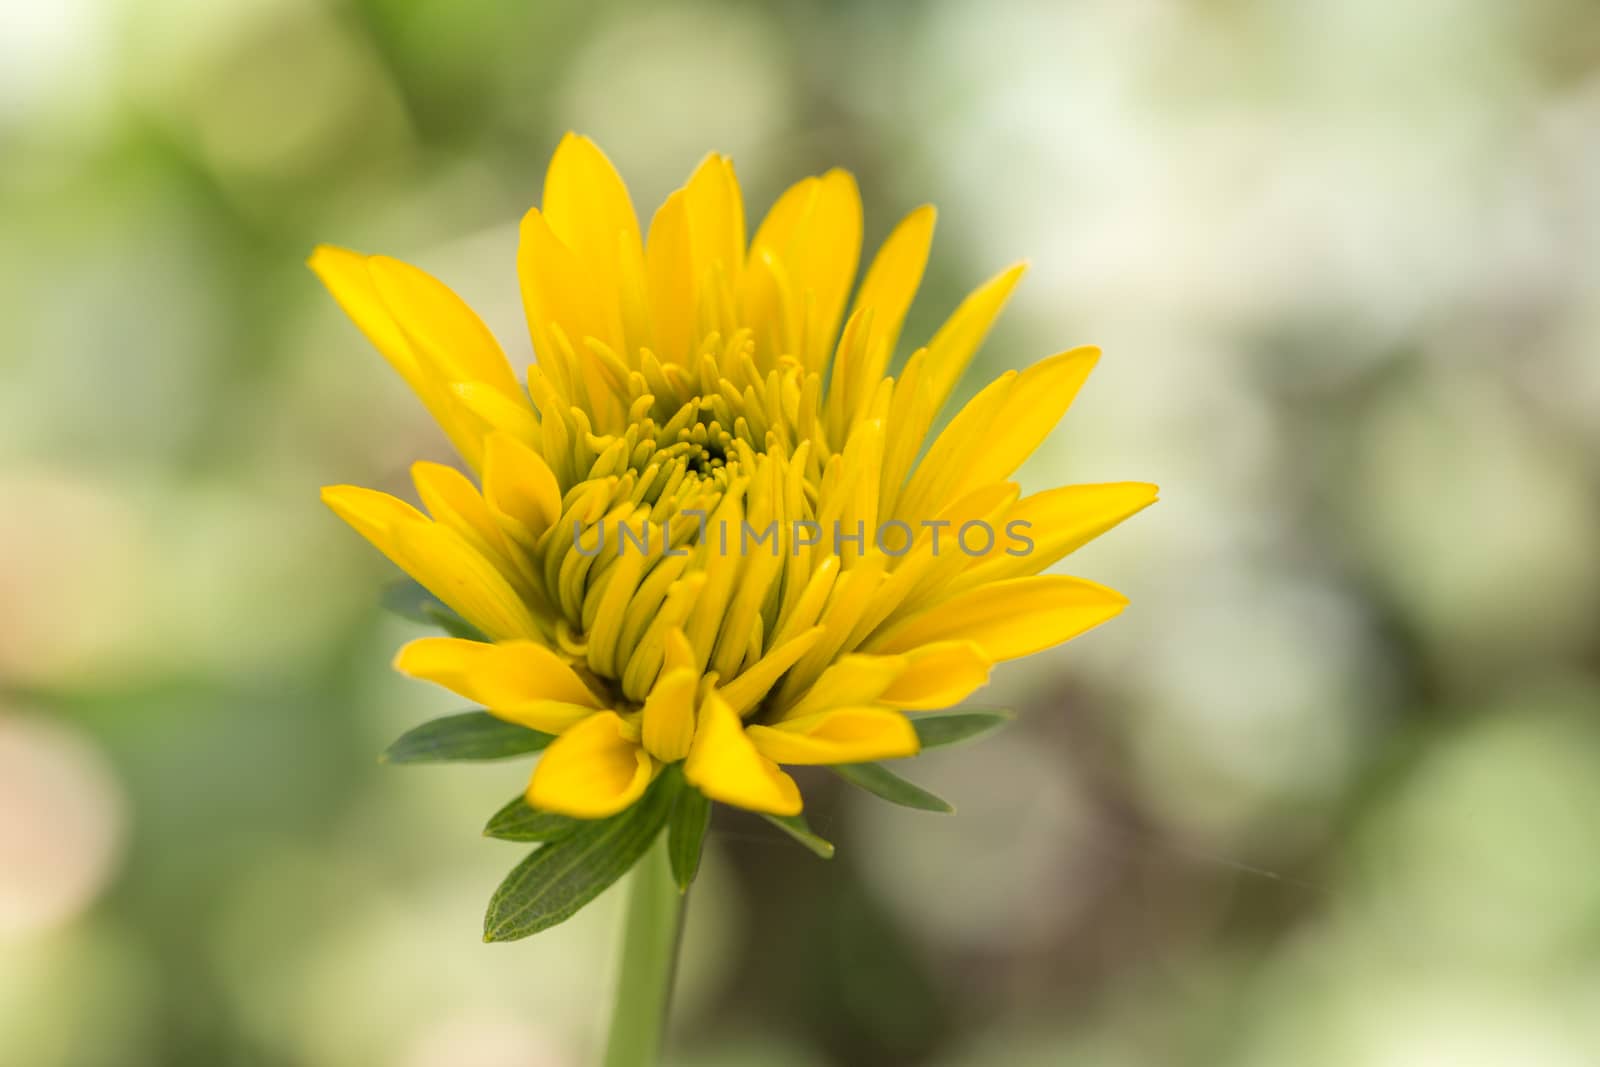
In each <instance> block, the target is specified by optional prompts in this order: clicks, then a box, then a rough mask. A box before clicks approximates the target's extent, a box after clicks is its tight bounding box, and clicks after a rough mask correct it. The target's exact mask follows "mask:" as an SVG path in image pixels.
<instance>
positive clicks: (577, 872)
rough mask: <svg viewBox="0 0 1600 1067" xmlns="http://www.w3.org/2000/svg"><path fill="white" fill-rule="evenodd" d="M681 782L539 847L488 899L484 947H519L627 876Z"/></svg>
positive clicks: (663, 784) (665, 778) (664, 780)
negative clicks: (506, 943)
mask: <svg viewBox="0 0 1600 1067" xmlns="http://www.w3.org/2000/svg"><path fill="white" fill-rule="evenodd" d="M676 785H677V779H676V778H674V777H672V776H670V775H662V776H661V777H660V778H658V779H656V781H655V783H654V784H652V785H651V787H650V788H649V789H648V790H646V791H645V794H644V796H642V797H640V798H639V802H638V803H636V804H634V805H633V807H631V808H629V809H628V810H626V811H624V812H620V813H619V814H616V815H613V816H611V817H610V818H609V819H595V820H592V821H590V820H580V821H581V822H582V823H583V825H581V826H579V827H578V828H577V829H576V830H573V831H572V832H571V833H569V834H567V835H566V836H564V837H562V838H560V839H559V840H556V841H552V842H551V843H549V844H547V845H542V846H540V847H539V848H538V849H537V850H536V851H535V852H534V853H533V854H532V855H530V856H529V857H528V858H527V859H525V860H523V861H522V862H521V863H519V864H517V866H516V867H515V868H513V869H512V871H511V873H510V874H509V875H507V876H506V880H505V881H503V882H501V883H500V888H499V889H496V890H495V891H494V896H493V897H491V898H490V899H489V910H488V913H487V914H485V915H484V917H483V939H484V940H485V941H516V940H518V939H519V938H524V937H527V936H528V935H529V934H536V933H538V932H539V931H540V930H546V929H549V928H550V927H552V926H555V925H556V924H557V923H561V922H565V921H566V920H567V919H570V918H571V917H572V916H573V915H575V914H577V912H578V910H579V909H580V908H582V907H583V906H584V905H585V904H587V903H589V902H590V901H591V900H593V899H594V898H595V897H597V896H599V895H600V894H601V893H602V892H604V891H605V890H606V888H607V887H609V886H610V885H611V883H613V882H615V881H616V880H617V879H618V878H621V877H622V876H623V875H624V874H627V873H628V871H629V869H631V868H632V867H633V865H634V864H635V863H637V862H638V861H639V857H640V856H643V855H644V854H645V852H646V851H648V850H649V848H650V843H651V842H652V841H654V840H655V838H656V835H657V834H659V833H660V832H661V827H662V824H663V823H665V822H666V821H667V813H668V811H670V810H671V808H672V802H673V800H674V799H675V798H676V789H675V788H674V787H675V786H676Z"/></svg>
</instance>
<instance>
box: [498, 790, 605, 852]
mask: <svg viewBox="0 0 1600 1067" xmlns="http://www.w3.org/2000/svg"><path fill="white" fill-rule="evenodd" d="M583 825H584V820H582V819H574V818H573V817H572V816H570V815H557V814H556V813H555V812H553V811H538V810H536V809H534V808H530V807H528V802H527V801H526V800H524V799H523V798H522V796H521V795H518V796H514V797H512V798H511V803H509V804H507V805H506V806H505V807H503V808H501V809H500V810H499V811H497V812H495V813H494V815H492V816H491V817H490V819H489V821H488V823H487V824H486V825H485V826H484V828H483V836H484V837H495V838H499V839H500V840H501V841H555V840H557V839H558V838H562V837H566V836H567V835H568V834H570V833H572V832H573V831H574V830H577V829H579V828H580V827H582V826H583Z"/></svg>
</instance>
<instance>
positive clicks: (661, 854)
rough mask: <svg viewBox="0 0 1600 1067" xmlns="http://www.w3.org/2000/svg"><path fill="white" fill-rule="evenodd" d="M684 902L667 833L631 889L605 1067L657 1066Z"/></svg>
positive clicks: (644, 861)
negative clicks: (673, 869)
mask: <svg viewBox="0 0 1600 1067" xmlns="http://www.w3.org/2000/svg"><path fill="white" fill-rule="evenodd" d="M686 901H687V897H686V895H685V894H683V893H680V892H678V885H677V883H676V882H675V881H673V878H672V866H671V863H670V862H669V861H668V858H667V835H666V833H665V832H663V833H662V834H661V836H660V837H659V838H657V839H656V843H655V844H654V845H653V846H651V848H650V851H649V852H647V853H645V855H644V857H643V858H642V859H640V860H639V863H638V865H637V866H636V867H634V869H633V876H632V879H631V882H630V884H629V886H628V914H627V918H626V919H625V920H624V923H625V925H624V927H623V941H622V973H621V974H620V975H619V976H618V978H617V997H616V1003H615V1005H614V1006H613V1009H612V1015H611V1034H610V1037H608V1038H607V1040H606V1059H605V1067H653V1065H654V1064H655V1063H656V1061H657V1059H658V1057H659V1056H660V1053H661V1043H662V1036H663V1033H664V1031H665V1030H666V1023H667V1003H668V1001H670V1000H671V998H672V979H673V975H674V974H675V973H676V971H677V964H678V941H679V937H680V934H681V932H682V926H683V910H684V905H685V903H686Z"/></svg>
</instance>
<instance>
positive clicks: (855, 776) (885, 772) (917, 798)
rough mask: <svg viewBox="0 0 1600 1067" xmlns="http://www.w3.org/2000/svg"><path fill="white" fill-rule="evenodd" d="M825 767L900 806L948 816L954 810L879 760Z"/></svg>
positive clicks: (944, 801)
mask: <svg viewBox="0 0 1600 1067" xmlns="http://www.w3.org/2000/svg"><path fill="white" fill-rule="evenodd" d="M828 769H829V770H830V771H832V772H833V773H834V774H837V775H838V776H839V777H840V778H843V779H844V780H845V781H847V782H849V783H850V784H851V785H853V786H858V787H860V788H862V789H865V790H866V791H867V792H869V793H871V794H873V795H874V796H880V797H882V798H883V799H884V800H887V801H889V803H891V804H899V805H900V806H901V807H903V808H916V809H917V810H918V811H936V812H938V813H939V814H941V815H950V814H953V813H954V812H955V810H956V809H955V808H954V807H952V806H951V804H950V802H949V801H947V800H944V799H943V798H941V797H937V796H934V795H933V794H932V793H930V792H928V791H927V790H926V789H924V788H922V787H921V786H920V785H913V784H912V783H910V782H908V781H906V780H905V779H904V778H902V777H900V776H899V775H898V774H895V773H894V772H893V771H891V770H889V769H888V768H887V767H885V766H883V765H882V764H880V763H841V764H838V765H836V766H832V767H829V768H828Z"/></svg>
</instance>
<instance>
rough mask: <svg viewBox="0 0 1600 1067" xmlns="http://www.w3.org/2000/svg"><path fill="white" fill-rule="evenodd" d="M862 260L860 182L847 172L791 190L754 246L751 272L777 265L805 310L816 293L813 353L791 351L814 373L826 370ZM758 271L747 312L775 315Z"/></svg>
mask: <svg viewBox="0 0 1600 1067" xmlns="http://www.w3.org/2000/svg"><path fill="white" fill-rule="evenodd" d="M860 256H861V193H860V190H858V189H857V188H856V182H855V179H854V178H853V177H851V176H850V175H849V174H848V173H847V172H845V171H842V170H831V171H829V172H828V173H827V174H824V175H823V176H822V177H820V178H807V179H805V180H804V181H801V182H798V183H796V184H795V185H794V186H792V187H790V188H789V189H788V190H787V191H786V192H785V193H784V194H783V195H782V196H780V197H779V198H778V201H777V203H775V204H773V206H772V210H771V211H769V212H768V213H767V217H766V218H765V219H764V220H762V223H761V225H760V226H759V227H757V229H756V235H755V238H754V239H753V240H752V241H751V242H750V257H749V266H750V267H751V268H754V267H756V266H757V265H758V264H760V263H763V262H767V263H775V264H776V265H777V267H778V272H777V273H778V274H779V275H780V276H781V277H782V278H784V279H786V280H787V284H788V288H789V291H790V293H791V294H792V297H793V299H794V300H795V301H796V303H797V305H798V306H800V307H804V306H805V305H806V303H807V297H806V294H807V293H810V294H812V295H811V298H810V304H811V307H812V309H813V314H814V316H815V318H814V321H813V322H812V323H811V324H810V325H808V326H807V330H808V332H809V334H810V337H809V340H808V344H807V351H806V352H804V353H799V352H796V353H788V354H791V355H795V356H797V357H801V358H803V359H804V361H805V362H806V365H807V367H808V368H809V369H811V370H816V371H820V370H821V369H822V367H821V365H820V363H821V360H820V358H819V357H820V356H822V355H824V354H825V353H826V352H827V350H828V349H827V347H826V346H827V345H828V344H830V343H831V342H832V340H833V338H834V337H835V336H836V334H837V332H838V329H839V320H840V318H841V317H842V315H843V313H844V302H845V298H846V297H847V296H848V295H849V293H850V286H851V284H852V283H853V282H854V281H855V274H856V267H857V265H858V263H859V260H860ZM753 273H755V272H754V271H751V272H750V273H747V274H746V277H745V306H746V312H747V313H750V314H753V315H755V316H758V317H759V316H763V315H770V314H772V311H771V310H770V306H769V304H768V302H767V301H768V299H769V298H764V297H762V296H761V294H760V291H759V290H760V282H759V280H758V279H755V278H752V276H751V274H753ZM751 325H752V326H756V325H759V323H756V322H752V323H751Z"/></svg>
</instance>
